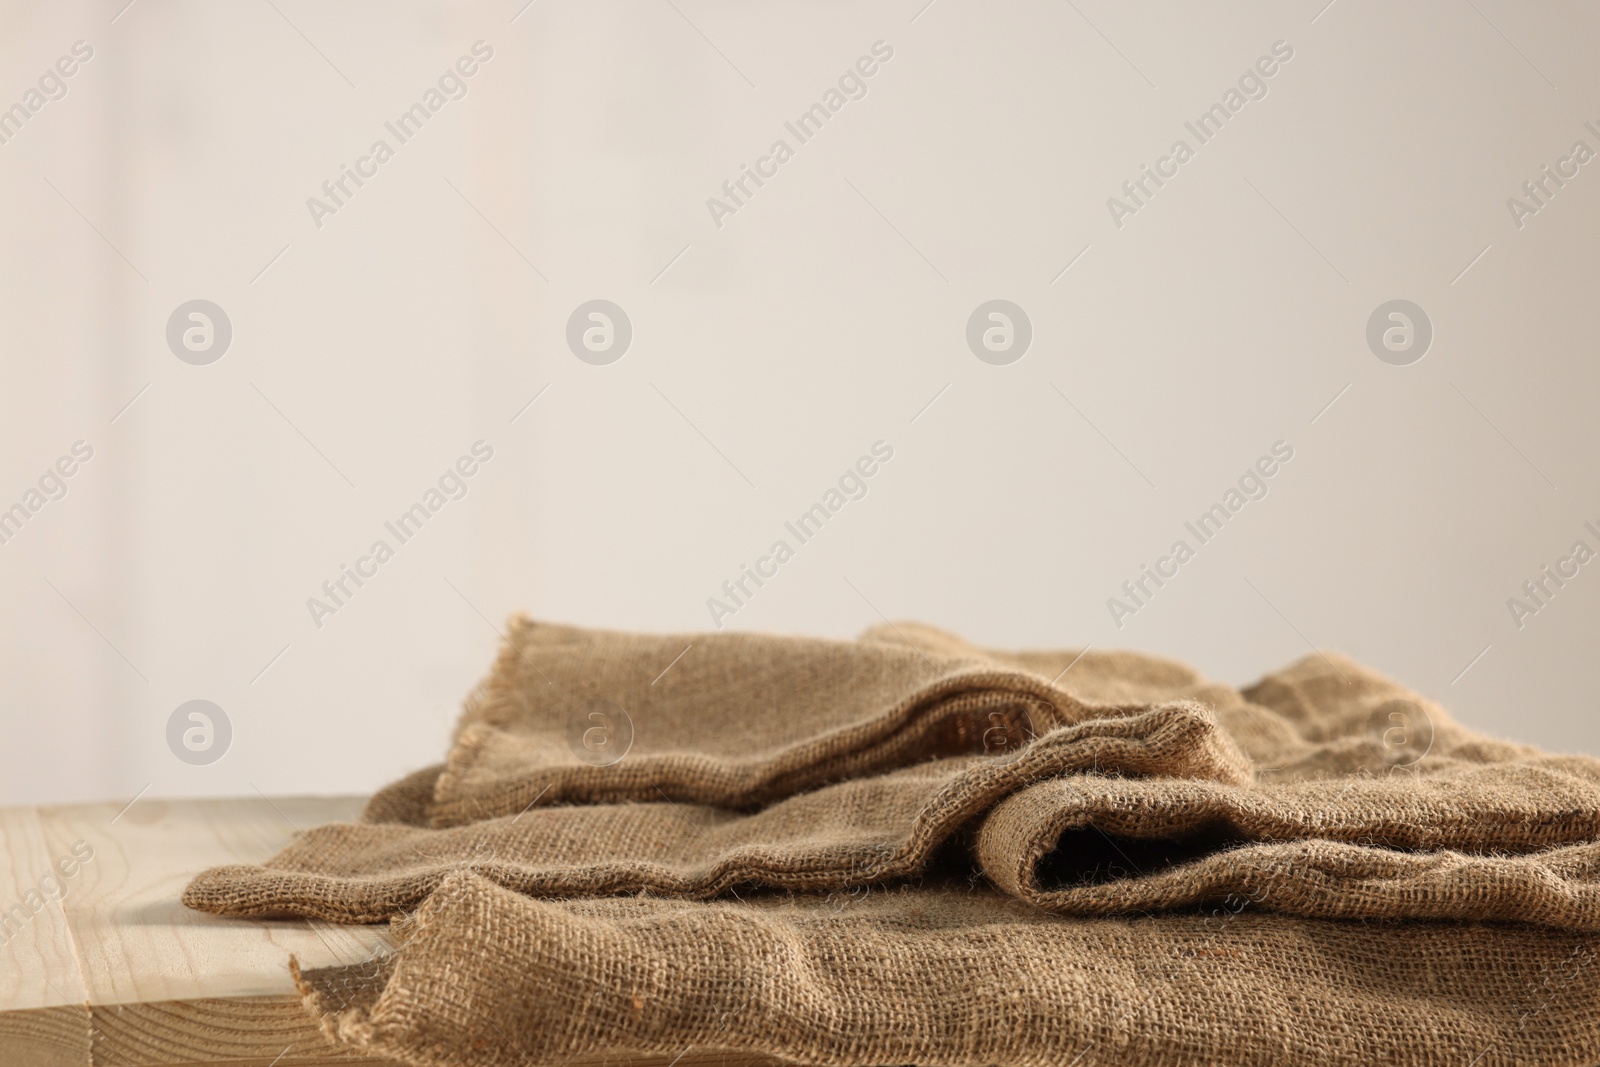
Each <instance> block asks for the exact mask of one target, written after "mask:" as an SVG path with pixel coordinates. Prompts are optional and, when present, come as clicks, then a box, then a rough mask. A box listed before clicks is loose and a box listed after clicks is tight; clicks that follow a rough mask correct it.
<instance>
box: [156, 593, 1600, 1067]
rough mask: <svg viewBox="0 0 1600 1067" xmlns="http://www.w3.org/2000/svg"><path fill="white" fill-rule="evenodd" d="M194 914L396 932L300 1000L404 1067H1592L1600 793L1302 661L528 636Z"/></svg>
mask: <svg viewBox="0 0 1600 1067" xmlns="http://www.w3.org/2000/svg"><path fill="white" fill-rule="evenodd" d="M184 899H185V903H187V904H189V905H190V906H191V907H195V908H200V909H204V910H207V911H211V912H215V913H218V914H224V915H237V916H277V915H295V916H305V917H310V918H317V919H323V920H331V921H335V922H382V921H392V922H394V924H395V931H396V933H397V935H398V937H399V943H400V948H399V949H398V951H397V952H396V953H394V954H393V955H391V956H388V957H385V958H383V959H380V960H376V961H367V962H366V963H364V964H361V965H359V966H354V967H349V968H335V969H329V970H325V971H319V972H309V973H306V974H303V975H298V979H299V981H300V983H301V988H302V990H303V992H304V993H305V996H306V1000H307V1004H308V1006H310V1007H311V1009H312V1010H313V1011H314V1012H316V1013H317V1014H318V1015H319V1016H321V1017H322V1019H323V1022H324V1026H325V1029H326V1031H327V1033H328V1034H329V1036H330V1038H331V1039H333V1040H335V1041H337V1042H339V1043H341V1044H345V1045H348V1046H351V1048H352V1050H353V1051H358V1052H361V1053H364V1054H368V1055H379V1056H389V1057H392V1058H395V1059H398V1060H401V1061H404V1062H407V1063H413V1064H418V1065H428V1067H436V1065H443V1064H454V1063H460V1062H474V1063H478V1062H483V1063H507V1064H510V1063H523V1062H527V1061H528V1060H529V1059H530V1058H531V1060H532V1061H534V1062H555V1061H559V1060H562V1059H569V1058H574V1057H577V1058H594V1057H611V1056H613V1055H625V1056H632V1057H653V1056H664V1057H666V1058H667V1059H671V1058H672V1057H675V1056H679V1055H681V1054H684V1053H685V1050H689V1049H693V1050H697V1052H696V1054H697V1055H708V1054H712V1053H719V1054H720V1053H726V1054H729V1055H733V1054H737V1055H739V1056H744V1057H749V1056H757V1057H763V1058H767V1059H773V1060H782V1061H791V1062H800V1063H817V1064H832V1065H838V1067H888V1065H891V1064H926V1065H930V1067H932V1065H940V1067H942V1065H950V1067H956V1065H975V1064H1002V1065H1010V1064H1016V1065H1033V1064H1039V1065H1043V1064H1047V1063H1048V1064H1056V1065H1061V1064H1066V1063H1069V1062H1072V1061H1073V1060H1074V1058H1075V1057H1081V1060H1080V1062H1082V1063H1084V1064H1093V1063H1107V1064H1110V1063H1128V1064H1163V1065H1165V1064H1202V1063H1204V1064H1214V1063H1230V1064H1235V1063H1237V1064H1253V1063H1262V1064H1266V1063H1272V1064H1299V1063H1307V1064H1309V1063H1351V1064H1354V1063H1363V1064H1371V1063H1416V1064H1444V1063H1459V1064H1466V1063H1476V1064H1482V1065H1489V1064H1502V1063H1504V1064H1510V1063H1518V1064H1535V1063H1537V1064H1546V1063H1547V1064H1571V1065H1574V1067H1585V1065H1587V1067H1592V1065H1593V1064H1595V1063H1600V968H1596V967H1594V966H1593V962H1594V957H1595V955H1596V953H1597V952H1600V761H1596V760H1593V759H1590V758H1587V757H1578V756H1553V755H1548V754H1545V753H1541V752H1539V751H1537V750H1535V749H1532V748H1529V747H1527V746H1522V745H1514V744H1509V743H1505V742H1498V741H1493V740H1490V739H1488V738H1485V737H1482V736H1480V735H1478V734H1476V733H1474V732H1472V731H1469V730H1467V729H1465V728H1463V727H1462V726H1460V725H1459V724H1457V723H1455V722H1454V721H1453V720H1452V719H1451V718H1450V717H1449V716H1448V715H1447V714H1446V713H1445V712H1444V711H1443V709H1441V708H1439V707H1438V706H1437V705H1435V704H1433V703H1431V702H1429V701H1427V700H1425V699H1424V698H1422V697H1421V696H1419V695H1417V694H1415V693H1412V692H1410V691H1408V690H1406V689H1405V688H1403V687H1402V686H1400V685H1398V684H1396V683H1394V682H1392V681H1390V680H1388V679H1385V678H1383V677H1381V676H1379V675H1377V674H1375V673H1373V672H1371V671H1368V670H1366V669H1364V668H1362V667H1360V666H1359V665H1357V664H1355V663H1353V662H1351V661H1349V660H1347V659H1344V658H1341V657H1336V656H1323V655H1321V654H1317V655H1313V656H1309V657H1307V658H1305V659H1303V660H1301V661H1300V662H1298V663H1296V664H1293V665H1292V666H1290V667H1289V668H1287V669H1286V670H1284V671H1282V672H1279V673H1276V674H1272V675H1269V676H1268V677H1266V678H1265V679H1263V680H1262V681H1261V682H1259V683H1257V684H1256V685H1254V686H1252V687H1250V688H1248V689H1246V690H1243V691H1239V690H1235V689H1232V688H1230V687H1227V686H1222V685H1218V684H1216V683H1212V682H1208V681H1207V680H1205V679H1204V678H1202V677H1200V676H1199V675H1197V674H1196V673H1194V672H1193V671H1191V670H1189V669H1188V668H1186V667H1184V666H1182V665H1179V664H1176V663H1172V662H1170V661H1166V660H1160V659H1156V658H1153V657H1147V656H1141V655H1134V654H1129V653H1097V652H1093V651H1089V652H1078V651H1076V650H1065V651H1041V652H1021V653H1010V652H1000V651H996V650H990V649H984V648H979V647H976V646H973V645H971V644H968V643H966V642H964V641H962V640H960V639H959V638H956V637H954V636H953V635H950V634H947V633H944V632H942V631H938V630H934V629H932V628H929V627H922V626H916V625H912V624H898V625H887V626H884V627H881V628H876V629H874V630H872V631H869V632H868V633H867V634H865V635H864V636H863V637H862V638H861V639H860V640H859V641H855V642H832V641H817V640H805V639H797V638H779V637H768V636H758V635H734V634H717V635H687V636H659V635H634V634H621V633H611V632H605V631H592V630H583V629H578V628H574V627H565V626H547V625H536V624H534V623H532V622H530V621H528V620H526V619H518V620H514V621H513V623H512V626H511V630H510V636H509V638H508V640H507V642H506V644H505V646H504V647H503V648H502V650H501V652H500V654H499V657H498V659H497V661H496V663H495V666H494V669H493V670H492V672H491V674H490V676H489V677H488V678H487V679H486V680H485V681H484V683H483V684H482V685H481V686H480V687H479V688H478V689H477V691H476V692H475V693H474V694H473V695H472V697H471V698H470V699H469V700H468V703H467V707H466V710H465V712H464V714H463V717H462V720H461V723H460V725H459V726H458V728H457V731H456V736H455V739H454V743H453V744H452V747H451V750H450V752H449V754H448V757H447V759H446V761H445V762H444V763H443V764H442V765H439V766H436V767H431V768H427V769H425V770H423V771H419V772H417V773H415V774H412V775H410V776H408V777H406V778H404V779H402V780H400V781H398V782H396V783H395V784H393V785H391V786H389V787H388V788H386V789H385V790H383V791H381V792H380V793H379V794H377V795H376V796H375V797H374V798H373V799H372V801H371V802H370V803H369V805H368V807H367V810H366V812H365V813H364V815H363V818H362V821H360V822H359V823H355V824H336V825H332V826H326V827H321V828H318V829H316V830H313V831H311V832H310V833H308V834H306V835H304V836H302V837H301V839H299V840H297V841H296V842H295V843H294V844H293V845H291V846H290V847H289V848H288V849H286V850H284V851H283V852H282V853H280V854H279V855H278V856H276V857H274V858H273V859H272V860H271V861H269V862H268V863H266V864H264V865H261V866H259V867H255V866H233V867H223V868H217V869H213V870H211V871H207V872H204V873H202V874H201V875H199V876H198V877H197V878H196V879H195V880H194V881H193V883H192V884H191V885H190V886H189V888H188V890H187V891H186V893H185V897H184Z"/></svg>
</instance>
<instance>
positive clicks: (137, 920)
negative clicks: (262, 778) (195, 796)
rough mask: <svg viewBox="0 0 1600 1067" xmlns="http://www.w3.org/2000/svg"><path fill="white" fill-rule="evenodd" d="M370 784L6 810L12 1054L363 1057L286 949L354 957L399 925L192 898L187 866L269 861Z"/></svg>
mask: <svg viewBox="0 0 1600 1067" xmlns="http://www.w3.org/2000/svg"><path fill="white" fill-rule="evenodd" d="M361 804H362V799H361V798H359V797H326V798H316V797H297V798H272V799H268V798H266V797H260V796H258V797H255V798H250V799H230V800H202V801H196V800H182V801H163V800H152V799H147V798H140V799H139V800H137V801H136V802H135V803H133V804H132V805H129V806H126V807H125V806H124V805H123V804H87V805H72V806H62V807H49V808H9V809H4V808H0V909H9V910H4V911H0V938H3V939H4V940H3V943H0V960H3V963H4V966H0V1064H5V1065H7V1067H10V1065H13V1064H15V1065H18V1067H33V1065H38V1067H58V1065H63V1067H64V1065H73V1067H82V1065H86V1064H92V1065H101V1064H104V1065H107V1067H147V1065H156V1064H160V1065H174V1067H175V1065H186V1067H200V1065H210V1064H214V1065H222V1064H226V1065H229V1067H268V1065H269V1064H270V1065H275V1067H308V1065H312V1064H340V1065H343V1067H357V1065H361V1064H373V1063H376V1062H377V1061H372V1060H363V1059H359V1058H354V1057H350V1056H347V1055H344V1054H342V1053H340V1052H338V1051H337V1050H336V1049H333V1048H332V1047H331V1046H329V1045H328V1044H327V1043H326V1041H325V1040H324V1039H323V1037H322V1035H321V1033H320V1032H319V1031H318V1029H317V1026H316V1022H315V1020H313V1019H312V1018H311V1017H310V1016H309V1015H308V1014H307V1013H306V1012H305V1009H304V1008H302V1007H301V1005H300V1001H299V998H298V996H297V995H296V994H295V992H294V986H293V982H292V981H291V980H290V978H289V969H288V961H289V956H290V955H291V954H293V955H295V956H298V957H299V958H300V960H301V962H302V963H303V964H304V965H305V966H307V967H321V966H327V965H331V964H336V963H355V962H359V961H361V960H364V959H367V958H369V957H371V956H373V955H375V954H376V953H378V952H379V951H381V950H384V949H386V948H388V947H389V939H388V931H387V928H386V927H343V926H331V925H328V924H325V923H308V922H302V921H290V920H284V921H275V922H243V921H239V920H234V919H221V918H218V917H215V916H210V915H204V914H201V913H199V912H193V911H190V910H188V909H187V908H185V907H184V906H183V905H182V904H181V903H180V902H179V896H180V894H181V893H182V891H183V887H184V885H185V884H187V882H188V880H189V879H190V877H192V876H193V875H194V874H195V873H196V872H197V871H199V870H201V869H202V868H205V867H210V866H214V865H217V864H224V863H259V862H261V861H262V860H265V859H266V858H268V857H269V856H271V855H272V854H273V853H274V852H277V851H278V850H279V849H281V848H283V847H284V846H285V845H287V844H288V843H289V842H290V841H291V840H292V839H293V837H294V836H295V834H296V833H298V832H299V831H301V830H303V829H307V828H309V827H312V826H316V825H319V824H321V823H325V822H334V821H340V820H349V819H353V818H355V816H356V815H357V813H359V811H360V810H361Z"/></svg>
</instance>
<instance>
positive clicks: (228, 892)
mask: <svg viewBox="0 0 1600 1067" xmlns="http://www.w3.org/2000/svg"><path fill="white" fill-rule="evenodd" d="M1079 773H1098V774H1116V775H1132V776H1140V777H1144V778H1150V779H1152V780H1154V779H1157V778H1159V779H1160V780H1163V781H1170V780H1182V779H1191V778H1193V779H1203V780H1211V781H1215V782H1218V783H1230V784H1234V785H1241V784H1242V783H1245V782H1248V781H1249V778H1250V764H1249V761H1248V760H1246V759H1245V758H1244V756H1243V755H1242V754H1241V753H1240V752H1239V751H1238V749H1237V748H1236V747H1235V746H1234V745H1233V743H1232V742H1231V741H1230V740H1229V739H1228V737H1227V735H1226V734H1225V733H1223V732H1222V731H1221V730H1220V729H1219V728H1218V726H1217V724H1216V720H1215V717H1214V716H1213V715H1212V714H1211V712H1210V711H1209V710H1207V709H1205V708H1203V707H1200V706H1199V705H1196V704H1189V703H1175V704H1168V705H1162V706H1158V707H1155V708H1152V709H1150V710H1148V711H1143V712H1138V713H1135V714H1130V715H1125V716H1116V717H1107V718H1099V719H1091V720H1088V721H1086V722H1082V723H1078V724H1076V725H1073V726H1063V727H1059V728H1057V729H1054V730H1052V731H1050V732H1049V733H1046V734H1045V735H1043V736H1042V737H1039V738H1037V739H1036V740H1034V741H1032V742H1031V743H1029V744H1027V745H1026V746H1024V747H1021V748H1018V749H1016V750H1015V751H1014V753H1013V754H1012V755H1010V756H970V757H959V758H948V759H936V760H932V761H928V762H924V763H921V764H918V765H916V766H913V767H908V768H904V769H902V770H899V771H894V772H891V773H889V774H885V775H879V776H875V777H870V778H861V779H852V780H849V781H845V782H839V783H836V784H834V785H831V786H824V787H822V788H820V789H817V790H814V791H812V792H809V793H802V794H800V795H798V796H794V797H790V798H788V799H787V800H784V801H780V802H779V803H776V804H773V805H772V806H770V807H767V808H764V809H762V810H760V811H757V812H751V813H745V812H734V811H729V810H726V809H721V808H714V807H710V806H707V805H686V804H678V803H675V802H672V801H668V800H665V799H663V800H662V801H661V802H658V803H655V804H644V803H635V804H600V805H581V806H571V805H565V806H556V807H548V808H542V809H539V810H537V811H528V812H523V813H520V814H518V815H515V816H502V817H500V818H498V819H490V820H485V821H483V822H479V823H473V824H470V825H467V826H460V827H452V828H448V829H441V830H430V829H423V828H419V827H412V826H404V825H396V824H392V823H375V824H359V823H358V824H333V825H330V826H325V827H321V828H318V829H315V830H312V831H310V832H309V833H307V834H306V835H305V836H304V837H303V838H302V839H301V840H299V841H297V842H296V843H295V844H294V845H291V846H290V847H289V848H288V849H286V850H285V851H284V852H282V853H280V854H279V855H278V856H276V857H275V858H274V859H273V860H272V861H271V862H270V863H269V864H267V865H266V866H264V867H251V866H233V867H220V868H215V869H213V870H210V871H207V872H205V873H203V874H201V875H200V876H199V877H197V878H196V879H195V880H194V881H193V882H192V883H191V884H190V886H189V888H188V889H187V890H186V891H185V893H184V902H185V903H186V904H188V905H189V906H190V907H193V908H198V909H202V910H206V911H212V912H216V913H219V914H226V915H252V916H259V915H300V916H305V917H308V918H317V919H326V920H329V921H334V922H382V921H385V920H388V919H390V918H393V917H395V916H397V915H400V914H403V913H404V912H406V911H408V910H410V909H411V908H413V907H415V906H416V904H417V903H418V902H420V901H421V900H422V899H424V898H425V897H426V896H427V895H428V894H429V893H431V892H433V891H434V890H435V889H436V888H437V887H438V885H439V884H440V883H441V882H442V881H443V879H444V878H445V877H447V876H448V875H449V874H450V873H451V872H453V871H457V870H472V871H474V872H476V873H478V874H480V875H482V876H483V877H485V878H488V879H490V880H491V881H493V882H495V883H497V884H499V885H502V886H505V887H506V888H509V889H513V890H516V891H518V892H521V893H526V894H530V895H534V896H550V897H555V896H561V897H569V896H595V895H614V894H620V893H636V892H646V891H647V892H650V893H654V894H661V895H669V896H681V897H693V898H706V897H712V896H717V895H719V894H722V893H726V892H728V891H730V890H732V889H735V888H737V887H742V886H761V887H768V888H782V889H798V890H812V891H827V890H837V889H849V888H852V887H856V886H865V885H874V884H880V883H884V882H888V881H892V880H895V879H902V878H908V877H911V876H913V875H916V874H919V873H921V872H922V871H923V870H924V869H925V868H926V867H927V866H928V865H929V863H930V862H931V861H932V859H933V857H934V854H935V852H936V851H937V850H938V849H939V848H940V846H942V845H944V844H945V843H946V842H947V841H949V840H950V839H951V838H952V837H953V836H954V835H956V834H957V833H958V832H960V831H961V830H962V829H963V828H964V827H967V826H969V825H971V824H973V823H974V822H975V821H976V820H978V819H979V818H980V817H981V816H983V815H984V814H985V813H987V812H989V811H990V810H991V809H993V808H994V806H995V805H996V804H997V803H999V802H1000V801H1001V800H1002V799H1003V798H1005V797H1006V796H1008V795H1010V794H1012V793H1015V792H1016V791H1018V790H1021V789H1026V788H1028V787H1029V786H1031V785H1032V784H1033V783H1036V782H1039V781H1040V780H1041V779H1049V778H1053V777H1055V776H1057V775H1071V774H1079ZM663 796H664V794H663Z"/></svg>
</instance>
